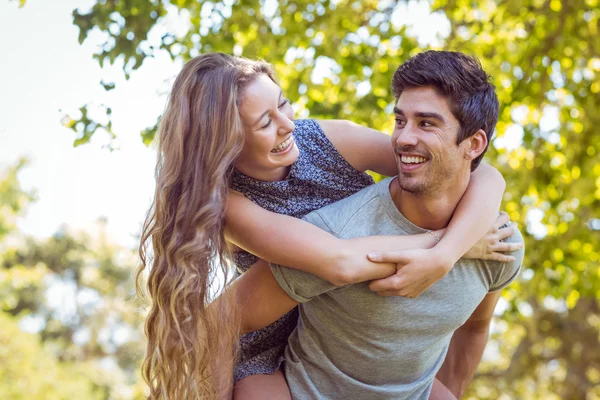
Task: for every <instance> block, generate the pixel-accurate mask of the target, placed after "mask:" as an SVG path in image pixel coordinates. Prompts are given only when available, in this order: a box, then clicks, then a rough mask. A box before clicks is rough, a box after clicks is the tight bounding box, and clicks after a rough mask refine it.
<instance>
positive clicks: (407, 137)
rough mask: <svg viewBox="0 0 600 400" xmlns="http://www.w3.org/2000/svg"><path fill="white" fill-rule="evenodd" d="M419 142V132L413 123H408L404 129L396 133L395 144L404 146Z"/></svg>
mask: <svg viewBox="0 0 600 400" xmlns="http://www.w3.org/2000/svg"><path fill="white" fill-rule="evenodd" d="M417 143H418V133H417V132H416V127H415V126H414V125H413V124H406V125H405V126H404V128H403V129H400V130H399V131H398V132H397V134H396V142H395V145H396V146H398V147H403V146H416V145H417Z"/></svg>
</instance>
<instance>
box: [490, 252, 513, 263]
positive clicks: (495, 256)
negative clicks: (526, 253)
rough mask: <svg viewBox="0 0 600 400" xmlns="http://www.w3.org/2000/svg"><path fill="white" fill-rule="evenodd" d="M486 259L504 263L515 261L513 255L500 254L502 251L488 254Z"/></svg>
mask: <svg viewBox="0 0 600 400" xmlns="http://www.w3.org/2000/svg"><path fill="white" fill-rule="evenodd" d="M487 259H488V260H492V261H500V262H504V263H508V262H513V261H515V258H514V257H513V256H509V255H507V254H502V253H496V252H494V253H492V254H490V256H489V257H487Z"/></svg>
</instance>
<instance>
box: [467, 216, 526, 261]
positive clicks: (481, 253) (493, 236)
mask: <svg viewBox="0 0 600 400" xmlns="http://www.w3.org/2000/svg"><path fill="white" fill-rule="evenodd" d="M509 222H510V219H509V218H508V214H507V213H505V212H501V213H500V215H499V216H498V218H497V219H496V221H495V222H494V225H493V226H492V228H491V229H490V230H489V231H488V233H487V234H486V235H485V236H484V237H482V238H481V239H480V240H479V242H477V243H476V244H475V246H473V247H472V248H471V249H470V250H469V251H467V253H466V254H465V255H464V258H471V259H475V258H478V259H480V260H493V261H500V262H505V263H507V262H512V261H514V260H515V258H514V257H513V256H511V255H508V254H504V253H506V252H513V251H517V250H519V249H521V248H522V247H523V243H505V242H501V240H503V239H506V238H508V237H510V236H512V235H514V234H515V232H516V231H517V226H516V224H515V223H511V224H509V225H508V226H506V227H504V228H502V227H503V226H504V225H506V224H508V223H509Z"/></svg>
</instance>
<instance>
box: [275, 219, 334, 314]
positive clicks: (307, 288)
mask: <svg viewBox="0 0 600 400" xmlns="http://www.w3.org/2000/svg"><path fill="white" fill-rule="evenodd" d="M303 219H304V220H305V221H307V222H309V223H311V224H313V225H315V226H317V227H319V228H321V229H323V230H324V231H326V232H329V233H333V230H332V229H331V228H330V227H329V225H327V223H326V222H325V221H324V219H323V218H322V217H321V216H320V215H319V214H318V212H316V211H313V212H312V213H310V214H308V215H306V216H305V217H304V218H303ZM306 251H310V249H306ZM271 271H272V272H273V276H275V279H276V280H277V283H279V286H281V288H282V289H283V290H284V291H285V292H286V293H287V294H288V296H290V297H291V298H292V299H294V300H296V301H297V302H299V303H304V302H307V301H309V300H310V299H312V298H313V297H315V296H318V295H320V294H323V293H326V292H329V291H331V290H334V289H336V288H337V286H335V285H334V284H332V283H329V282H327V281H326V280H325V279H322V278H319V277H318V276H316V275H313V274H310V273H308V272H304V271H300V270H297V269H293V268H288V267H284V266H283V265H279V264H273V263H271Z"/></svg>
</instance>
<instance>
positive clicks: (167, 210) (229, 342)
mask: <svg viewBox="0 0 600 400" xmlns="http://www.w3.org/2000/svg"><path fill="white" fill-rule="evenodd" d="M261 74H266V75H268V76H269V77H270V78H271V79H273V81H275V78H274V74H273V72H272V68H271V67H270V65H269V64H267V63H265V62H260V61H251V60H248V59H244V58H240V57H234V56H230V55H226V54H221V53H207V54H203V55H201V56H199V57H196V58H194V59H192V60H190V61H188V62H187V63H186V64H185V66H184V67H183V69H182V71H181V72H180V73H179V75H178V76H177V78H176V80H175V83H174V85H173V89H172V91H171V95H170V98H169V101H168V104H167V108H166V111H165V113H164V115H163V117H162V118H161V121H160V124H159V129H158V160H157V163H156V171H155V179H156V193H155V196H154V201H153V203H152V206H151V207H150V210H149V211H148V215H147V217H146V221H145V223H144V227H143V231H142V237H141V243H140V248H139V251H140V258H141V265H140V268H139V269H138V271H137V280H136V289H137V291H138V294H141V295H142V296H143V295H144V292H145V290H144V286H145V285H144V283H143V281H144V279H143V275H144V274H143V272H144V270H146V269H149V275H148V284H147V289H148V293H149V295H150V299H151V308H150V312H149V315H148V317H147V320H146V324H145V332H146V336H147V339H148V346H147V353H146V356H145V359H144V363H143V366H142V375H143V377H144V380H145V381H146V382H147V384H148V385H149V387H150V396H149V398H150V399H169V400H171V399H189V398H216V397H218V396H221V395H223V393H225V392H226V391H228V390H229V389H230V387H228V386H229V385H230V384H231V375H232V369H233V363H234V357H235V349H236V343H237V339H238V337H239V333H240V331H239V326H240V324H239V321H240V320H239V312H238V311H237V307H236V302H235V301H234V300H233V299H231V298H230V299H223V298H222V297H221V298H220V300H219V301H218V302H213V303H212V304H211V303H210V302H211V298H212V297H211V292H212V291H214V289H215V287H217V285H219V287H220V288H221V289H224V287H225V286H226V285H227V282H226V280H225V282H223V281H222V282H220V283H219V282H218V279H217V271H219V270H221V271H222V272H223V274H224V275H225V276H228V273H227V265H228V263H227V259H228V255H229V254H228V251H227V245H226V242H225V238H224V225H225V220H224V219H225V207H226V201H227V193H228V181H229V177H230V174H231V172H232V169H233V164H234V161H235V160H236V158H237V157H238V155H239V154H240V152H241V151H242V147H243V144H244V125H243V121H242V120H241V117H240V114H239V106H240V104H241V101H242V98H243V95H244V89H245V88H246V87H247V86H248V84H250V83H251V82H253V81H254V80H255V79H256V78H257V77H258V76H259V75H261ZM209 304H210V307H209Z"/></svg>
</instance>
